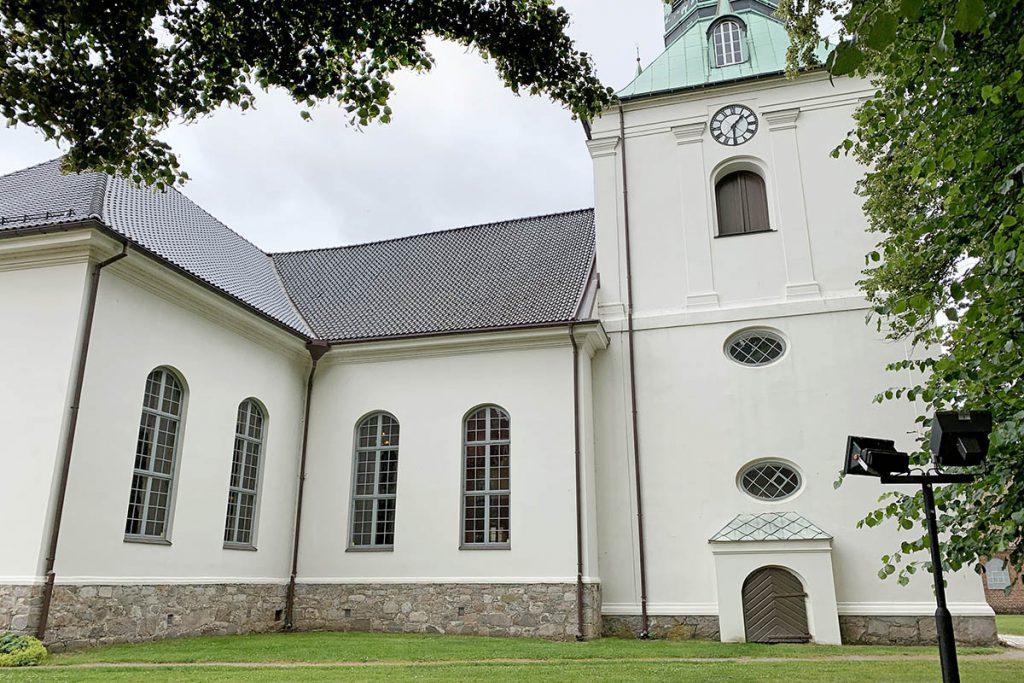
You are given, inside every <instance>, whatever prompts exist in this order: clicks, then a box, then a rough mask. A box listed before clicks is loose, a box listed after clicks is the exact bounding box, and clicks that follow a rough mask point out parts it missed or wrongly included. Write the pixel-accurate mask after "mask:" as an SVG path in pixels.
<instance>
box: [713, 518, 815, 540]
mask: <svg viewBox="0 0 1024 683" xmlns="http://www.w3.org/2000/svg"><path fill="white" fill-rule="evenodd" d="M831 538H832V536H830V535H829V534H827V533H826V532H824V531H822V530H821V529H819V528H818V527H817V526H815V525H814V523H813V522H811V521H809V520H808V519H807V518H806V517H802V516H801V515H799V514H797V513H796V512H762V513H761V514H757V515H737V516H736V517H735V518H733V520H732V521H731V522H729V523H728V524H726V525H725V526H724V527H723V528H722V530H721V531H719V532H718V533H717V534H715V535H714V536H712V537H711V540H712V541H715V542H722V541H819V540H822V541H824V540H829V539H831Z"/></svg>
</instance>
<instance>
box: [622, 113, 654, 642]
mask: <svg viewBox="0 0 1024 683" xmlns="http://www.w3.org/2000/svg"><path fill="white" fill-rule="evenodd" d="M619 135H620V137H621V138H622V213H623V217H622V221H623V223H622V227H623V231H624V233H625V234H624V236H625V239H626V337H627V339H628V341H629V400H630V406H631V408H632V424H633V469H634V471H635V472H636V533H637V541H638V545H639V548H638V551H639V555H640V557H639V564H640V633H639V634H638V637H639V638H640V639H642V640H646V639H647V638H648V637H650V628H649V627H650V623H649V622H648V619H647V562H646V558H645V555H646V553H645V550H644V503H643V492H642V488H641V486H640V435H639V432H638V431H637V415H636V355H635V353H634V350H633V346H634V344H633V262H632V258H631V253H630V240H629V185H628V184H627V182H626V112H625V110H624V109H623V108H622V103H621V102H620V103H619Z"/></svg>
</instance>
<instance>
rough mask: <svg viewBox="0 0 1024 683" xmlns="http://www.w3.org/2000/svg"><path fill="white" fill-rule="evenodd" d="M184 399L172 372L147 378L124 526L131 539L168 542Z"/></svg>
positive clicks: (154, 372)
mask: <svg viewBox="0 0 1024 683" xmlns="http://www.w3.org/2000/svg"><path fill="white" fill-rule="evenodd" d="M184 397H185V396H184V391H183V390H182V387H181V382H179V381H178V378H177V377H175V376H174V374H173V373H172V372H171V371H170V370H168V369H166V368H157V369H156V370H154V371H153V372H151V373H149V377H147V378H146V393H145V395H144V397H143V400H142V419H141V420H140V424H139V440H138V442H137V444H136V447H135V473H134V475H133V476H132V490H131V494H130V495H129V497H128V519H127V520H126V521H125V525H124V533H125V537H127V538H129V539H133V538H135V539H140V540H166V537H167V521H168V517H169V513H170V505H171V493H172V490H173V488H174V475H175V472H176V464H177V455H178V442H179V432H180V430H181V418H182V411H183V406H184Z"/></svg>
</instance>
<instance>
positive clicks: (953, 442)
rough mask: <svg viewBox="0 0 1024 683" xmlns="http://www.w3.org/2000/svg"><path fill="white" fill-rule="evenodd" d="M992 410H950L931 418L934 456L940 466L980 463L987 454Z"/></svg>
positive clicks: (964, 465) (967, 465)
mask: <svg viewBox="0 0 1024 683" xmlns="http://www.w3.org/2000/svg"><path fill="white" fill-rule="evenodd" d="M991 432H992V413H990V412H989V411H987V410H971V411H969V412H968V411H965V412H957V411H955V410H947V411H943V412H939V413H935V417H934V418H932V443H931V449H932V456H933V457H934V458H935V464H936V465H940V466H953V467H971V466H974V465H980V464H981V463H982V462H983V461H984V460H985V456H986V455H988V435H989V434H990V433H991Z"/></svg>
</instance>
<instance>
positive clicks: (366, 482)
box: [349, 413, 398, 549]
mask: <svg viewBox="0 0 1024 683" xmlns="http://www.w3.org/2000/svg"><path fill="white" fill-rule="evenodd" d="M397 493H398V420H396V419H395V418H394V417H392V416H391V415H388V414H387V413H374V414H373V415H370V416H368V417H366V418H364V419H363V420H362V421H361V422H360V423H359V425H358V426H357V427H356V448H355V456H354V458H353V465H352V530H351V534H350V536H349V545H350V547H352V548H380V549H387V548H392V547H394V544H395V501H396V497H397Z"/></svg>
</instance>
